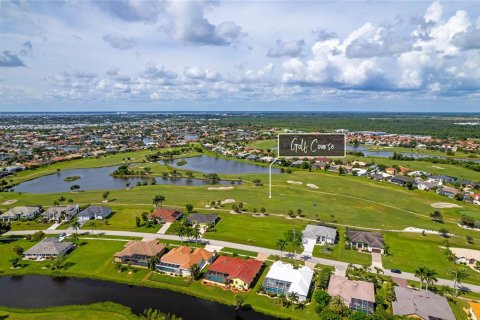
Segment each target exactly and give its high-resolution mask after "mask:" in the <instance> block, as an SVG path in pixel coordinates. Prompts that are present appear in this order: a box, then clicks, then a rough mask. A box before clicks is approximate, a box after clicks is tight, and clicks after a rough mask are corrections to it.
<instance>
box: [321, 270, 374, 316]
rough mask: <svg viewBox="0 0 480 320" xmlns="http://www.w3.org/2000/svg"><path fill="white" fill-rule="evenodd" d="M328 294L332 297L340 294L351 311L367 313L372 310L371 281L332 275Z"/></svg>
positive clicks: (370, 312)
mask: <svg viewBox="0 0 480 320" xmlns="http://www.w3.org/2000/svg"><path fill="white" fill-rule="evenodd" d="M328 294H329V295H330V296H332V297H335V296H340V297H341V298H342V300H343V301H344V302H345V304H346V305H347V306H348V307H349V308H350V309H351V310H353V311H362V312H366V313H369V314H372V313H373V312H374V305H375V288H374V286H373V283H371V282H365V281H352V280H349V279H348V278H346V277H343V276H337V275H332V276H331V277H330V282H329V284H328Z"/></svg>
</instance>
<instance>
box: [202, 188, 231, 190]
mask: <svg viewBox="0 0 480 320" xmlns="http://www.w3.org/2000/svg"><path fill="white" fill-rule="evenodd" d="M232 189H233V187H208V190H232Z"/></svg>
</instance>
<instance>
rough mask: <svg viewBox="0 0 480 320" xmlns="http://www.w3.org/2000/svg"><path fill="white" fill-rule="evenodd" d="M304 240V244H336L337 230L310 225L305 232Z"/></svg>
mask: <svg viewBox="0 0 480 320" xmlns="http://www.w3.org/2000/svg"><path fill="white" fill-rule="evenodd" d="M302 238H303V242H304V243H306V242H313V241H314V243H319V244H321V245H325V244H335V241H336V239H337V229H335V228H329V227H325V226H316V225H312V224H309V225H307V226H306V228H305V230H303V234H302Z"/></svg>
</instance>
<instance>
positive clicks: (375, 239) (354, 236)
mask: <svg viewBox="0 0 480 320" xmlns="http://www.w3.org/2000/svg"><path fill="white" fill-rule="evenodd" d="M346 234H347V237H348V238H349V239H350V241H351V242H360V243H366V244H368V245H369V246H370V247H374V248H384V247H385V241H384V240H383V237H382V235H381V234H379V233H376V232H370V231H356V230H347V232H346Z"/></svg>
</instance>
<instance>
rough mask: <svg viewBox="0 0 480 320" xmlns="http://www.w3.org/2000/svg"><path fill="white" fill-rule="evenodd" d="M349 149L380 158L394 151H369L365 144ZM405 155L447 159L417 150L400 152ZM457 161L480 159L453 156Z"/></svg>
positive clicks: (387, 156) (348, 149)
mask: <svg viewBox="0 0 480 320" xmlns="http://www.w3.org/2000/svg"><path fill="white" fill-rule="evenodd" d="M347 151H354V152H362V153H363V154H364V155H365V157H380V158H390V157H392V156H393V151H369V150H368V148H367V147H365V146H347ZM400 154H402V155H403V156H405V157H410V158H416V159H418V158H431V157H435V158H439V159H447V157H445V156H431V155H427V154H421V153H415V152H400ZM453 159H454V160H457V161H472V162H476V163H480V160H477V159H462V158H453Z"/></svg>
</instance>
